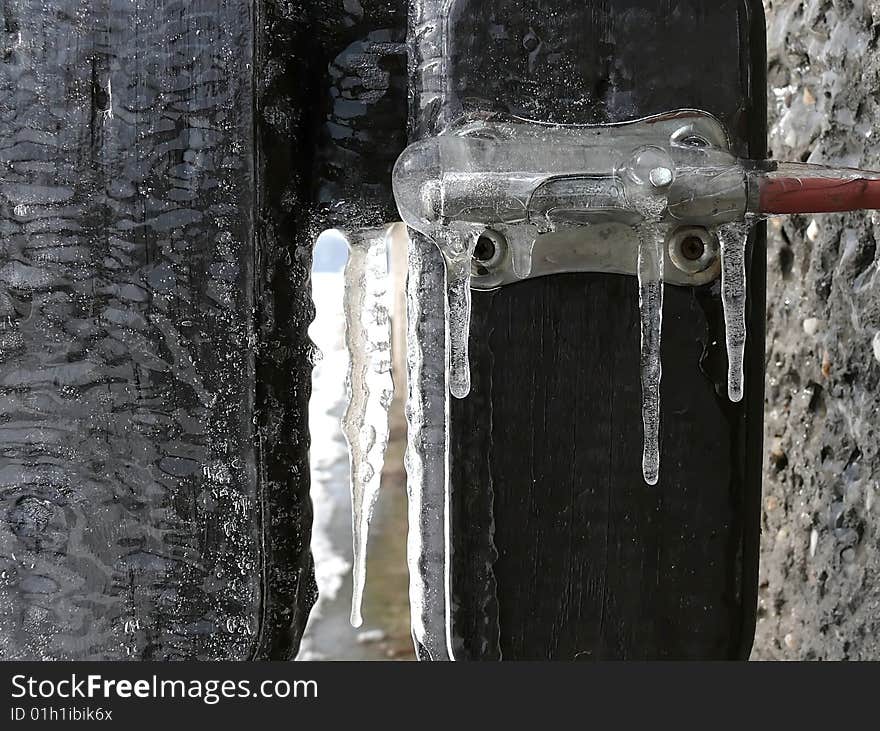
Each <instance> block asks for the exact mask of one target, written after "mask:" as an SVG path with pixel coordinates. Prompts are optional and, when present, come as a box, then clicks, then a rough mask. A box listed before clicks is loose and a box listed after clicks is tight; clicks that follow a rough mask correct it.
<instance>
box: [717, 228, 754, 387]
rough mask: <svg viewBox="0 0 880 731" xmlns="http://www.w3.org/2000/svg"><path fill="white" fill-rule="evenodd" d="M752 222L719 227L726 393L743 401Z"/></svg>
mask: <svg viewBox="0 0 880 731" xmlns="http://www.w3.org/2000/svg"><path fill="white" fill-rule="evenodd" d="M750 229H751V225H750V224H748V223H729V224H726V225H724V226H720V227H719V228H718V240H719V242H720V244H721V301H722V303H723V305H724V327H725V332H726V340H727V393H728V395H729V397H730V400H731V401H735V402H737V401H742V397H743V360H744V357H745V348H746V244H747V243H748V240H749V231H750Z"/></svg>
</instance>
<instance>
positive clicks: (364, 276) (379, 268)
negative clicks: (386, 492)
mask: <svg viewBox="0 0 880 731" xmlns="http://www.w3.org/2000/svg"><path fill="white" fill-rule="evenodd" d="M387 238H388V229H387V228H376V229H364V230H360V231H355V232H353V233H351V234H350V235H349V237H348V244H349V255H348V263H347V264H346V266H345V295H344V310H345V322H346V330H345V343H346V347H347V348H348V353H349V374H348V391H349V403H348V408H347V409H346V411H345V415H344V417H343V419H342V432H343V434H344V435H345V438H346V440H347V441H348V445H349V453H350V459H351V520H352V534H353V549H354V566H353V568H352V579H353V584H354V586H353V590H352V599H351V624H352V626H354V627H360V626H361V624H362V623H363V617H362V614H361V607H362V604H363V594H364V585H365V582H366V574H367V564H366V560H367V541H368V539H369V531H370V520H371V519H372V516H373V510H374V508H375V506H376V499H377V497H378V495H379V484H380V482H381V479H382V467H383V464H384V460H385V450H386V448H387V446H388V434H389V425H388V410H389V408H390V406H391V401H392V399H393V397H394V384H393V382H392V378H391V316H390V312H389V305H388V284H387V283H388V247H387Z"/></svg>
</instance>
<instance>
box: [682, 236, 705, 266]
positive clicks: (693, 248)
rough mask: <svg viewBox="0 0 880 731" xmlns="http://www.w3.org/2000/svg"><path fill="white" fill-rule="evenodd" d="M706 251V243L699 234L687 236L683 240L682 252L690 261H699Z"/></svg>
mask: <svg viewBox="0 0 880 731" xmlns="http://www.w3.org/2000/svg"><path fill="white" fill-rule="evenodd" d="M705 252H706V244H705V243H704V242H703V240H702V239H701V238H700V237H699V236H686V237H685V238H684V240H683V241H682V242H681V253H682V256H684V258H685V259H687V260H688V261H697V260H699V259H701V258H702V256H703V254H704V253H705Z"/></svg>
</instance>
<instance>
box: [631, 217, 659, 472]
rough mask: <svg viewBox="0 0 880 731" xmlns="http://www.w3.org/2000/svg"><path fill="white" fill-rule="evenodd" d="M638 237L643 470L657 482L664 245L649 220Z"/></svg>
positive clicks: (641, 225)
mask: <svg viewBox="0 0 880 731" xmlns="http://www.w3.org/2000/svg"><path fill="white" fill-rule="evenodd" d="M637 232H638V236H639V315H640V320H641V354H640V358H639V364H640V368H641V377H642V423H643V425H644V430H645V431H644V445H643V451H642V472H643V474H644V477H645V482H647V483H648V484H649V485H656V484H657V481H658V479H659V476H660V380H661V376H662V372H663V369H662V365H661V362H660V342H661V334H662V331H663V264H664V257H663V246H664V243H665V241H666V235H665V232H664V231H663V230H662V228H661V227H659V226H657V225H656V224H655V223H653V222H651V221H645V222H644V223H642V224H640V225H639V226H638V227H637Z"/></svg>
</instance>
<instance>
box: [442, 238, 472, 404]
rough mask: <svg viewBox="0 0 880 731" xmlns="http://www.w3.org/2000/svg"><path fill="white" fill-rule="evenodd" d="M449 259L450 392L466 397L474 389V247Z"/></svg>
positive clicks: (447, 276) (447, 267)
mask: <svg viewBox="0 0 880 731" xmlns="http://www.w3.org/2000/svg"><path fill="white" fill-rule="evenodd" d="M472 248H473V247H470V248H469V249H466V250H465V251H464V252H463V253H456V254H452V255H449V256H447V259H446V323H447V324H446V327H447V329H448V338H449V392H450V393H451V394H452V395H453V396H455V398H465V397H466V396H467V395H468V394H469V393H470V390H471V366H470V354H469V352H468V337H469V336H470V329H471V250H472Z"/></svg>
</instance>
